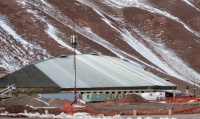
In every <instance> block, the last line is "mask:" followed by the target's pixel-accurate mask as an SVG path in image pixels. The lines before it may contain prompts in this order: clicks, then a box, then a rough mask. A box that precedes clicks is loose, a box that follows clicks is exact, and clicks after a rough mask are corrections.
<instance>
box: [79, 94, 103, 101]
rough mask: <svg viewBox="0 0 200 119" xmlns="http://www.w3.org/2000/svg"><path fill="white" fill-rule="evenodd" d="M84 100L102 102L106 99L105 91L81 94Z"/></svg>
mask: <svg viewBox="0 0 200 119" xmlns="http://www.w3.org/2000/svg"><path fill="white" fill-rule="evenodd" d="M82 99H83V101H85V102H104V101H106V94H105V93H85V94H83V95H82Z"/></svg>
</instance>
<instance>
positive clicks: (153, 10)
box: [79, 0, 200, 37]
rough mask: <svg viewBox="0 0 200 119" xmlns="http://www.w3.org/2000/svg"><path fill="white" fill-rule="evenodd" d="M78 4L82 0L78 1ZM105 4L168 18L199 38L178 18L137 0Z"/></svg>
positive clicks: (107, 0)
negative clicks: (134, 8) (136, 9)
mask: <svg viewBox="0 0 200 119" xmlns="http://www.w3.org/2000/svg"><path fill="white" fill-rule="evenodd" d="M79 1H80V2H81V1H82V0H79ZM105 1H106V2H107V4H108V5H110V6H113V7H118V8H123V7H136V8H140V9H143V10H146V11H149V12H151V13H156V14H160V15H163V16H165V17H167V18H170V19H172V20H174V21H176V22H178V23H180V24H182V26H183V27H184V28H185V29H187V30H188V31H190V32H191V33H193V34H194V35H196V36H198V37H200V33H199V32H197V31H195V30H192V29H191V28H190V27H189V26H187V25H186V24H185V23H184V22H183V21H181V20H180V19H179V18H178V17H175V16H173V15H171V14H170V13H168V12H167V11H162V10H159V9H157V8H154V7H151V6H148V5H146V4H143V3H140V2H139V1H138V0H105Z"/></svg>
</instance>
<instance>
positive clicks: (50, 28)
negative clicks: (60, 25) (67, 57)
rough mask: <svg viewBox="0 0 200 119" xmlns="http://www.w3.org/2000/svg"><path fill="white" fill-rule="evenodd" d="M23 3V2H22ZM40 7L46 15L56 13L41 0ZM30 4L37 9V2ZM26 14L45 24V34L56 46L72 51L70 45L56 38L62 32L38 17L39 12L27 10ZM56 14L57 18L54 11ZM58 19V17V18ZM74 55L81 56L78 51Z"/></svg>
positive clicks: (19, 1)
mask: <svg viewBox="0 0 200 119" xmlns="http://www.w3.org/2000/svg"><path fill="white" fill-rule="evenodd" d="M23 2H25V1H23ZM26 2H28V1H26ZM41 2H42V3H41V5H42V8H43V9H44V12H45V13H46V14H53V15H52V16H54V15H55V14H56V13H54V12H51V11H52V10H53V9H55V8H54V7H53V6H52V5H50V4H49V3H48V2H46V1H44V0H41ZM18 3H21V0H18ZM28 3H31V2H28ZM31 4H33V5H35V6H37V7H39V5H40V4H39V2H37V4H36V3H34V2H33V3H31ZM21 5H23V4H21ZM27 12H28V13H30V14H33V16H34V17H35V19H38V20H40V21H41V22H43V23H45V24H46V25H47V28H46V29H45V32H46V33H47V34H48V35H49V36H50V37H51V38H52V39H53V40H55V41H56V42H57V43H58V44H60V45H61V46H63V47H66V48H67V49H68V50H71V51H73V48H72V47H71V46H70V45H71V44H70V45H68V44H67V43H65V42H64V41H63V40H62V39H61V38H59V37H58V35H62V34H63V33H62V32H60V31H59V30H58V29H57V28H56V27H55V26H53V25H52V24H51V23H50V22H48V21H47V20H46V19H45V17H43V16H40V15H39V14H38V12H39V11H33V10H31V9H27ZM56 12H58V14H57V15H58V16H59V14H60V12H59V11H56ZM58 18H59V17H58ZM69 38H70V37H69ZM76 53H77V54H81V52H80V51H78V50H76Z"/></svg>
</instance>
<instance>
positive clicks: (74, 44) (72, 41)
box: [71, 35, 77, 101]
mask: <svg viewBox="0 0 200 119" xmlns="http://www.w3.org/2000/svg"><path fill="white" fill-rule="evenodd" d="M71 44H72V48H74V78H75V81H74V101H76V51H75V50H76V46H77V36H76V35H72V36H71Z"/></svg>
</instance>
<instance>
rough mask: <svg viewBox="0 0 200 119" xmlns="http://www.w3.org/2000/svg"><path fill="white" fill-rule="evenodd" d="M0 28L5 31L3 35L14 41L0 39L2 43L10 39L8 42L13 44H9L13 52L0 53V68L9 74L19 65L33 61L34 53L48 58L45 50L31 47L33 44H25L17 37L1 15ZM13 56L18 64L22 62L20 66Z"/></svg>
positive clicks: (25, 42)
mask: <svg viewBox="0 0 200 119" xmlns="http://www.w3.org/2000/svg"><path fill="white" fill-rule="evenodd" d="M0 28H1V29H3V30H4V31H5V33H6V34H8V36H11V37H13V38H14V39H15V40H16V41H11V39H10V38H8V39H7V38H1V39H0V40H2V42H3V41H4V43H7V42H6V40H5V39H7V40H9V39H10V40H9V42H13V43H12V44H10V47H12V48H13V49H14V51H13V52H6V53H1V55H2V56H3V60H1V65H0V67H2V68H4V69H6V70H7V71H10V72H13V71H15V70H18V69H19V68H20V67H21V65H28V64H29V63H30V62H31V60H32V59H33V55H36V54H37V53H36V54H35V51H38V52H39V53H42V54H43V56H44V58H46V57H50V55H49V54H48V53H47V52H46V50H45V49H42V48H41V47H40V46H39V45H37V44H35V45H33V44H31V43H29V42H27V41H26V40H24V39H23V38H22V37H21V36H20V35H18V34H17V33H16V31H15V30H14V29H13V28H12V27H11V25H10V24H9V23H8V20H7V19H6V18H5V17H3V16H2V15H0ZM15 42H17V43H16V44H18V43H19V45H20V46H18V45H16V44H14V43H15ZM4 52H5V51H4ZM13 56H17V57H18V60H20V62H22V64H20V63H19V62H17V61H16V60H15V59H14V58H13ZM20 56H23V57H25V59H23V58H21V57H20Z"/></svg>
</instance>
